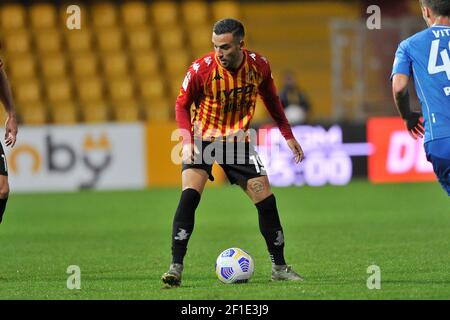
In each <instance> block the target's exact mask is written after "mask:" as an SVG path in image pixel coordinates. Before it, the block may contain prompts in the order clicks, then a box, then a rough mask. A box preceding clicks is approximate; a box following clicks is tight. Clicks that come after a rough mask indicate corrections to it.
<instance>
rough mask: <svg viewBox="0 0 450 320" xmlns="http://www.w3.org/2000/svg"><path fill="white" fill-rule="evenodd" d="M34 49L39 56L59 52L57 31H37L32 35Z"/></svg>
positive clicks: (59, 44)
mask: <svg viewBox="0 0 450 320" xmlns="http://www.w3.org/2000/svg"><path fill="white" fill-rule="evenodd" d="M34 42H35V44H36V49H37V51H38V52H39V53H41V54H47V53H54V52H61V51H62V41H61V34H60V33H59V31H58V29H46V30H40V31H37V32H36V33H35V35H34Z"/></svg>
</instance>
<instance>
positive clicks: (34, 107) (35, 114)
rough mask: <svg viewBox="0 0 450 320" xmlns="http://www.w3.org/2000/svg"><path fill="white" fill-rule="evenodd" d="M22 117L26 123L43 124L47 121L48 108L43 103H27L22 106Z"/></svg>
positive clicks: (22, 120)
mask: <svg viewBox="0 0 450 320" xmlns="http://www.w3.org/2000/svg"><path fill="white" fill-rule="evenodd" d="M19 115H20V119H21V122H22V123H23V124H26V125H43V124H45V123H47V119H48V110H47V109H46V108H45V107H44V105H43V104H41V103H35V104H26V105H22V106H21V108H20V113H19Z"/></svg>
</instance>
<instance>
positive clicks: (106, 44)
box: [96, 27, 123, 51]
mask: <svg viewBox="0 0 450 320" xmlns="http://www.w3.org/2000/svg"><path fill="white" fill-rule="evenodd" d="M96 37H97V48H98V49H99V50H100V51H119V50H122V45H123V35H122V30H121V29H119V28H114V27H111V28H106V29H99V30H97V32H96Z"/></svg>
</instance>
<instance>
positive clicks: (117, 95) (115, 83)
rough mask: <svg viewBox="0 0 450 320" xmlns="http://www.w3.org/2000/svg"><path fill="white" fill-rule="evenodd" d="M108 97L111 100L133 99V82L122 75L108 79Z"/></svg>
mask: <svg viewBox="0 0 450 320" xmlns="http://www.w3.org/2000/svg"><path fill="white" fill-rule="evenodd" d="M106 86H107V87H108V93H109V97H110V99H111V100H112V101H125V100H132V99H134V84H133V82H132V81H131V79H129V78H126V77H123V78H118V79H114V80H111V81H109V82H108V83H107V84H106Z"/></svg>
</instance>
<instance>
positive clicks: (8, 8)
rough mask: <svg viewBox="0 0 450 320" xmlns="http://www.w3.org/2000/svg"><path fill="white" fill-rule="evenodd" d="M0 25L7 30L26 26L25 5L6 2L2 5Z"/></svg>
mask: <svg viewBox="0 0 450 320" xmlns="http://www.w3.org/2000/svg"><path fill="white" fill-rule="evenodd" d="M0 10H1V11H0V26H1V28H2V29H3V30H5V31H12V30H17V29H21V28H24V27H25V25H26V12H25V8H24V6H23V5H20V4H6V5H3V6H1V7H0Z"/></svg>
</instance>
